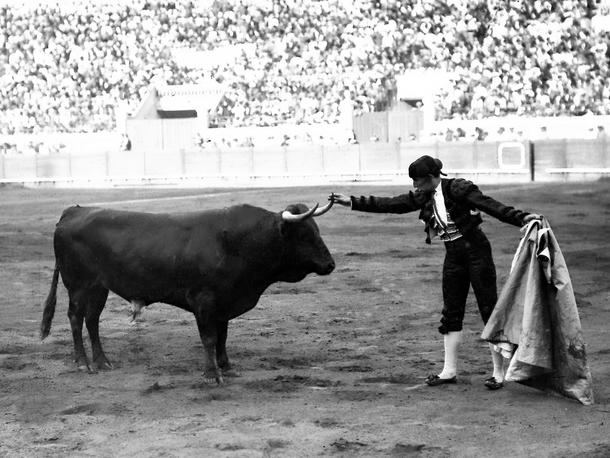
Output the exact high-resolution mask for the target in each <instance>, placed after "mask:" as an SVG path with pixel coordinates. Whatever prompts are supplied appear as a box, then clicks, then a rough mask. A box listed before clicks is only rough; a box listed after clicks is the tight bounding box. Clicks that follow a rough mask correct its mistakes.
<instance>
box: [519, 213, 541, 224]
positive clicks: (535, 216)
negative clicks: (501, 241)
mask: <svg viewBox="0 0 610 458" xmlns="http://www.w3.org/2000/svg"><path fill="white" fill-rule="evenodd" d="M535 219H542V215H538V214H536V213H530V214H529V215H527V216H526V217H525V218H523V224H527V223H529V222H530V221H532V220H535Z"/></svg>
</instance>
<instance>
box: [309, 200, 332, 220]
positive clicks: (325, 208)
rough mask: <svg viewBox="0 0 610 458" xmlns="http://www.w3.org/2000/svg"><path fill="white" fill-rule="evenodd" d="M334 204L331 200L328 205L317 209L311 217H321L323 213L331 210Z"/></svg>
mask: <svg viewBox="0 0 610 458" xmlns="http://www.w3.org/2000/svg"><path fill="white" fill-rule="evenodd" d="M334 203H335V201H334V200H331V201H330V202H329V203H327V204H326V205H325V206H324V207H322V208H318V209H317V210H316V211H315V212H314V213H313V216H322V215H323V214H324V213H326V212H327V211H328V210H330V209H331V207H332V206H333V204H334Z"/></svg>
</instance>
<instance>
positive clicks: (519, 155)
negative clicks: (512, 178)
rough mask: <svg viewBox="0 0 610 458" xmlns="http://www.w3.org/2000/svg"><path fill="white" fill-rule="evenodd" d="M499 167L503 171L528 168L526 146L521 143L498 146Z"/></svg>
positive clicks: (507, 143)
mask: <svg viewBox="0 0 610 458" xmlns="http://www.w3.org/2000/svg"><path fill="white" fill-rule="evenodd" d="M498 165H499V166H500V168H501V169H522V168H525V167H526V165H527V164H526V160H525V146H523V143H521V142H502V143H500V144H499V145H498Z"/></svg>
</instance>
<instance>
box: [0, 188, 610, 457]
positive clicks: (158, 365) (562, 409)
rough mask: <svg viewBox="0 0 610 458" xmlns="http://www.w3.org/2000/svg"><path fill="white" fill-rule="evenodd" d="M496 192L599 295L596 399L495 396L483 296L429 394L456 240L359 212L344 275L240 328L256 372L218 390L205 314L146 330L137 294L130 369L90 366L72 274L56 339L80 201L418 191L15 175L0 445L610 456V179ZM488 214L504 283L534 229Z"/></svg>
mask: <svg viewBox="0 0 610 458" xmlns="http://www.w3.org/2000/svg"><path fill="white" fill-rule="evenodd" d="M482 188H483V190H484V191H486V192H487V193H489V194H490V195H492V196H494V197H496V198H498V199H499V200H501V201H504V202H506V203H511V204H513V205H515V206H517V207H521V208H524V209H528V210H535V211H538V212H540V213H542V214H544V215H545V216H546V217H547V218H548V219H549V221H550V223H551V226H552V227H553V229H554V232H555V235H556V236H557V238H558V240H559V243H560V246H561V248H562V250H563V253H564V256H565V258H566V262H567V265H568V268H569V269H570V274H571V277H572V281H573V284H574V290H575V292H576V297H577V300H578V303H579V311H580V317H581V320H582V326H583V330H584V335H585V340H586V342H587V351H588V358H589V365H590V368H591V371H592V375H593V383H594V390H595V398H596V403H595V405H593V406H588V407H585V406H582V405H581V404H579V403H578V402H576V401H573V400H569V399H566V398H562V397H558V396H555V395H550V394H547V393H543V392H540V391H536V390H534V389H532V388H528V387H525V386H523V385H520V384H517V383H509V384H507V386H506V387H505V388H504V389H502V390H499V391H494V392H492V391H488V390H487V389H486V388H485V387H484V386H483V380H484V379H485V378H486V377H488V376H489V375H490V371H491V361H490V356H489V351H488V349H487V345H486V343H485V342H483V341H481V340H480V339H479V336H480V333H481V330H482V323H481V320H480V318H479V317H478V314H477V311H476V306H475V304H474V302H473V301H474V298H473V295H472V293H471V296H470V297H469V305H468V309H467V316H466V322H465V332H464V334H465V335H464V343H463V346H462V349H461V366H460V372H459V383H458V384H457V385H445V386H441V387H435V388H430V387H427V386H426V385H425V384H424V383H423V380H424V378H425V377H426V376H427V375H428V374H430V373H437V372H438V371H440V368H441V366H442V340H441V336H440V334H438V332H437V330H436V329H437V326H438V324H437V323H438V320H439V311H440V307H441V288H440V274H441V265H442V257H443V254H444V248H443V246H442V243H440V242H438V241H437V242H435V243H433V244H432V246H427V245H426V244H425V243H424V233H423V225H422V224H421V223H420V222H419V221H418V220H417V217H416V215H415V214H411V215H381V214H365V213H357V212H351V211H350V210H348V209H345V208H342V207H337V208H334V209H333V210H332V211H331V212H330V213H329V214H327V215H325V216H323V217H320V218H319V219H318V221H317V222H318V224H319V226H320V229H321V233H322V235H323V237H324V239H325V241H326V244H327V245H328V247H329V248H330V250H331V253H332V254H333V256H334V257H335V261H336V264H337V268H336V270H335V272H334V273H333V274H332V275H330V276H328V277H317V276H310V277H308V278H307V279H306V280H305V281H303V282H301V283H297V284H287V283H280V284H276V285H274V286H272V287H271V288H270V289H269V290H268V291H267V292H266V293H265V294H264V295H263V297H262V298H261V300H260V302H259V305H258V306H257V307H256V308H255V309H254V310H252V311H250V312H248V313H247V314H245V315H243V316H242V317H240V318H238V319H235V320H233V321H232V322H231V324H230V327H229V339H228V344H227V347H228V352H229V357H230V358H231V359H232V362H233V364H234V365H235V366H236V367H237V369H238V370H239V371H240V372H241V375H240V376H239V377H235V378H230V379H227V383H226V384H225V385H224V386H222V387H209V386H206V385H203V384H202V377H201V373H202V345H201V342H200V341H199V337H198V334H197V329H196V325H195V320H194V318H193V317H192V315H190V314H188V313H186V312H184V311H182V310H179V309H177V308H174V307H171V306H168V305H164V304H155V305H152V306H150V307H148V308H147V309H146V310H145V311H144V313H143V322H141V323H139V324H138V325H137V326H130V325H129V305H128V304H127V303H126V302H124V301H123V300H121V299H120V298H118V297H116V296H112V295H111V297H110V298H109V300H108V303H107V306H106V309H105V311H104V313H103V315H102V320H101V335H102V342H103V344H104V346H105V350H106V354H107V355H108V357H109V359H110V360H111V361H112V362H113V364H114V369H113V370H112V371H108V372H100V373H96V374H88V373H83V372H78V371H77V369H76V367H75V365H74V363H73V361H72V336H71V332H70V328H69V324H68V320H67V317H66V312H67V298H66V292H65V289H64V288H63V286H62V285H60V288H59V297H58V304H57V313H56V314H55V319H54V322H53V328H52V331H51V335H50V336H49V338H48V339H47V340H45V341H44V342H40V340H39V337H38V328H39V323H40V319H41V304H42V302H43V301H44V299H45V297H46V294H47V292H48V288H49V285H50V282H51V275H52V267H53V263H54V260H53V251H52V233H53V230H54V225H55V222H56V221H57V219H58V217H59V215H60V213H61V211H62V209H63V208H64V207H66V206H68V205H72V204H74V203H79V204H82V205H85V204H92V203H96V204H98V205H103V206H107V207H113V208H124V209H133V210H136V209H137V210H144V211H153V212H162V211H184V210H199V209H206V208H216V207H223V206H227V205H230V204H234V203H246V202H247V203H253V204H257V205H259V206H262V207H265V208H268V209H272V210H277V211H279V210H282V209H283V208H284V207H285V206H286V205H287V204H289V203H295V202H304V203H307V204H313V203H314V202H316V201H320V202H321V203H324V201H325V199H326V196H327V195H328V193H329V192H330V191H335V192H341V193H345V194H358V195H360V194H375V195H394V194H398V193H400V192H404V191H405V187H400V186H378V185H351V184H347V185H340V186H328V187H323V188H299V189H295V188H291V189H268V190H252V189H241V190H226V189H218V190H210V189H181V190H176V189H174V190H168V189H114V190H57V189H23V188H14V187H3V188H0V215H1V216H0V288H1V289H2V291H3V294H2V295H1V296H0V456H10V457H12V456H23V457H32V456H198V457H201V456H219V457H225V456H226V457H260V456H282V457H293V456H295V457H296V456H320V455H322V456H327V455H331V456H350V457H351V456H367V457H368V456H476V457H480V456H517V457H518V456H552V457H564V456H579V457H581V456H587V457H607V456H610V427H609V425H610V414H609V412H610V388H609V387H610V342H609V339H608V332H607V329H608V325H609V324H610V294H609V292H610V284H609V282H608V279H609V278H610V275H609V273H610V239H609V238H608V234H607V233H608V223H609V215H610V182H609V181H601V182H596V183H580V184H547V185H542V184H532V185H514V186H482ZM485 221H486V223H485V225H484V230H485V231H486V233H487V234H488V237H489V238H490V240H491V241H492V246H493V247H494V257H495V261H496V265H497V269H498V286H499V287H501V286H502V285H503V283H504V281H505V279H506V276H507V274H508V268H509V266H510V261H511V259H512V255H513V254H514V252H515V249H516V247H517V243H518V241H519V237H520V233H519V230H518V228H516V227H513V226H508V225H505V224H502V223H500V222H498V221H496V220H494V219H493V218H491V217H486V218H485ZM87 344H88V339H87ZM87 348H89V347H88V346H87Z"/></svg>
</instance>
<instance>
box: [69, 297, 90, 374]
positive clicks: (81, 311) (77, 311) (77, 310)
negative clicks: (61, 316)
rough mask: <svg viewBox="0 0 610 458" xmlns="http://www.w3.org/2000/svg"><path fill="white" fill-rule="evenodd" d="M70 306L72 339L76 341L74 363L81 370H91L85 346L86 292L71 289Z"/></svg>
mask: <svg viewBox="0 0 610 458" xmlns="http://www.w3.org/2000/svg"><path fill="white" fill-rule="evenodd" d="M68 294H69V296H70V304H69V306H68V319H69V320H70V328H72V339H73V340H74V361H75V362H76V366H77V367H78V369H79V370H86V371H89V370H91V366H89V359H87V354H86V353H85V347H84V345H83V320H84V318H85V308H86V304H87V302H86V300H87V299H86V290H75V289H69V290H68Z"/></svg>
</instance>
